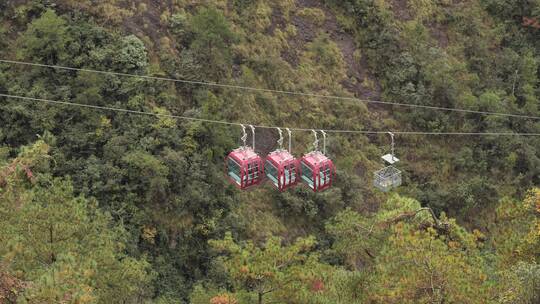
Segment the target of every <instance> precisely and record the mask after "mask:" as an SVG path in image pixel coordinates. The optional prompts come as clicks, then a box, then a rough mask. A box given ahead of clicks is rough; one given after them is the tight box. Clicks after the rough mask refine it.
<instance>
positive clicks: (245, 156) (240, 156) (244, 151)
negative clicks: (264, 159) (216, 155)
mask: <svg viewBox="0 0 540 304" xmlns="http://www.w3.org/2000/svg"><path fill="white" fill-rule="evenodd" d="M229 157H232V158H234V159H236V160H237V161H238V162H242V163H243V162H246V161H251V160H258V159H260V157H259V155H258V154H257V153H255V151H253V149H252V148H250V147H241V148H238V149H236V150H233V151H232V152H231V153H230V154H229Z"/></svg>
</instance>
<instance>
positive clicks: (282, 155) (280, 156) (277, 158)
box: [267, 150, 296, 165]
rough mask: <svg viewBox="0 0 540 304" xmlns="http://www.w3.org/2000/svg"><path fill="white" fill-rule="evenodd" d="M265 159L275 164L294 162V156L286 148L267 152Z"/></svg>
mask: <svg viewBox="0 0 540 304" xmlns="http://www.w3.org/2000/svg"><path fill="white" fill-rule="evenodd" d="M267 159H268V160H270V161H272V162H274V163H275V164H277V165H287V164H289V163H291V162H295V161H296V159H295V158H294V156H293V155H292V154H291V153H289V151H286V150H277V151H274V152H272V153H270V154H268V156H267Z"/></svg>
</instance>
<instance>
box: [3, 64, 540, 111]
mask: <svg viewBox="0 0 540 304" xmlns="http://www.w3.org/2000/svg"><path fill="white" fill-rule="evenodd" d="M0 62H3V63H9V64H18V65H26V66H34V67H43V68H52V69H61V70H69V71H79V72H88V73H98V74H106V75H116V76H123V77H133V78H141V79H148V80H160V81H169V82H177V83H186V84H193V85H202V86H209V87H219V88H228V89H235V90H244V91H252V92H266V93H276V94H283V95H293V96H303V97H313V98H321V99H333V100H346V101H359V102H365V103H373V104H383V105H393V106H400V107H409V108H420V109H428V110H437V111H448V112H461V113H469V114H480V115H493V116H503V117H514V118H524V119H537V120H540V116H533V115H522V114H512V113H502V112H490V111H478V110H469V109H460V108H448V107H437V106H428V105H419V104H408V103H399V102H389V101H381V100H371V99H362V98H356V97H347V96H336V95H325V94H315V93H304V92H298V91H287V90H273V89H265V88H256V87H249V86H241V85H233V84H223V83H217V82H209V81H198V80H187V79H175V78H167V77H159V76H148V75H136V74H129V73H120V72H112V71H102V70H93V69H86V68H74V67H66V66H60V65H50V64H41V63H32V62H25V61H16V60H7V59H0Z"/></svg>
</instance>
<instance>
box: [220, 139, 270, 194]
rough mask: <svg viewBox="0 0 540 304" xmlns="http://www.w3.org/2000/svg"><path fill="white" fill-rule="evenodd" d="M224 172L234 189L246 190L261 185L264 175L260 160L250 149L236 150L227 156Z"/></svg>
mask: <svg viewBox="0 0 540 304" xmlns="http://www.w3.org/2000/svg"><path fill="white" fill-rule="evenodd" d="M225 172H226V173H227V177H228V178H229V180H230V181H231V182H232V183H233V184H234V185H236V187H238V188H240V189H242V190H244V189H247V188H248V187H251V186H255V185H258V184H260V183H261V181H262V177H263V174H264V168H263V163H262V159H261V157H260V156H259V155H258V154H257V153H255V151H253V149H252V148H250V147H241V148H238V149H236V150H234V151H232V152H231V153H229V155H228V156H227V159H226V160H225Z"/></svg>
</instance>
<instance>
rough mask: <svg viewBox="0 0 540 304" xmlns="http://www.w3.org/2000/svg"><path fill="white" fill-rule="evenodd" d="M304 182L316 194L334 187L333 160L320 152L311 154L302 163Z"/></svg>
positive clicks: (305, 156)
mask: <svg viewBox="0 0 540 304" xmlns="http://www.w3.org/2000/svg"><path fill="white" fill-rule="evenodd" d="M300 166H301V170H302V180H303V181H304V182H305V183H306V184H307V185H308V186H309V187H310V188H311V189H312V190H313V191H315V192H318V191H323V190H325V189H328V188H330V187H331V186H332V180H333V179H334V174H335V167H334V163H333V162H332V160H331V159H329V158H328V157H326V156H325V155H324V154H322V153H321V152H320V151H313V152H310V153H308V154H306V155H304V157H302V160H301V161H300Z"/></svg>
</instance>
